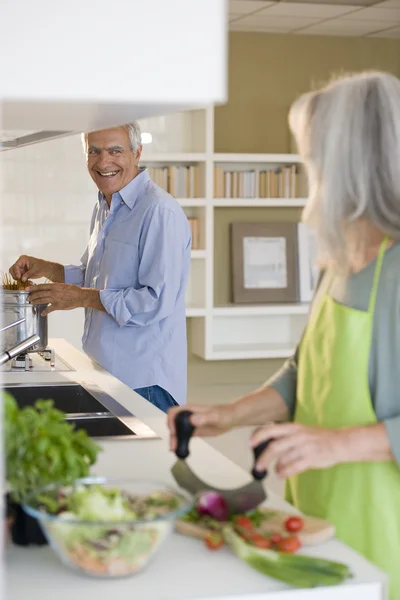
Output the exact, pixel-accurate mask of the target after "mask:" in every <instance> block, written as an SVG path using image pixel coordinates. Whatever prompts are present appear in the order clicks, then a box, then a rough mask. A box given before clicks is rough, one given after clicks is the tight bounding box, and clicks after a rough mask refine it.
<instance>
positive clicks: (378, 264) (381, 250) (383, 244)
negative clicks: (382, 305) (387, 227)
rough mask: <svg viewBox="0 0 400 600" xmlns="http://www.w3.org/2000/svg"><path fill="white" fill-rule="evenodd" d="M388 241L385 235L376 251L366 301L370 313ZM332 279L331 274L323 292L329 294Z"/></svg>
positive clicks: (333, 278) (373, 308) (374, 300)
mask: <svg viewBox="0 0 400 600" xmlns="http://www.w3.org/2000/svg"><path fill="white" fill-rule="evenodd" d="M388 241H389V236H388V235H385V237H384V239H383V241H382V242H381V245H380V247H379V253H378V256H377V259H376V264H375V271H374V278H373V281H372V289H371V295H370V297H369V303H368V312H369V313H372V314H373V313H374V311H375V304H376V297H377V295H378V286H379V277H380V274H381V271H382V264H383V257H384V256H385V251H386V246H387V244H388ZM334 281H335V276H334V275H331V277H330V278H329V280H328V284H327V286H326V290H325V294H329V292H330V290H331V287H332V285H333V282H334Z"/></svg>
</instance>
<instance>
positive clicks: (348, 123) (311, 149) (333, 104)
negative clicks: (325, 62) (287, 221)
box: [289, 71, 400, 270]
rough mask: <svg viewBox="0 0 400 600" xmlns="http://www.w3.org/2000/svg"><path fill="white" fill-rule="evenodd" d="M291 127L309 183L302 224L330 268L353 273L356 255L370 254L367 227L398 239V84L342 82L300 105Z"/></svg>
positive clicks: (376, 78)
mask: <svg viewBox="0 0 400 600" xmlns="http://www.w3.org/2000/svg"><path fill="white" fill-rule="evenodd" d="M289 125H290V128H291V130H292V133H293V134H294V136H295V138H296V142H297V145H298V149H299V153H300V155H301V157H302V159H303V161H304V163H305V166H306V170H307V175H308V181H309V199H308V202H307V205H306V207H305V209H304V212H303V221H304V222H305V223H307V224H308V225H309V226H310V227H311V228H313V229H314V231H315V233H316V236H317V245H318V248H319V251H320V258H322V260H323V262H326V263H331V264H333V265H336V267H339V268H341V269H346V270H348V267H349V253H350V252H351V250H350V248H355V247H357V248H358V250H364V251H365V249H366V248H367V247H368V239H365V233H364V232H365V230H364V229H363V227H362V226H361V225H363V224H364V223H367V224H370V225H372V226H373V227H374V228H375V229H378V230H379V231H381V232H382V233H384V234H388V235H390V236H392V237H393V238H394V239H399V238H400V81H399V79H397V77H395V76H393V75H390V74H388V73H380V72H373V71H371V72H363V73H359V74H355V75H349V76H344V77H340V78H339V79H336V80H334V81H332V82H331V83H330V84H329V85H327V86H326V87H324V88H322V89H321V90H318V91H315V92H310V93H308V94H304V95H303V96H301V97H300V98H299V99H298V100H296V102H294V104H293V105H292V107H291V109H290V113H289ZM363 238H364V239H363Z"/></svg>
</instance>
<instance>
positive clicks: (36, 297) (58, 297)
mask: <svg viewBox="0 0 400 600" xmlns="http://www.w3.org/2000/svg"><path fill="white" fill-rule="evenodd" d="M27 291H28V292H29V298H28V299H29V302H30V303H31V304H50V306H48V307H47V308H45V309H44V311H43V312H42V316H43V317H45V316H46V315H49V314H50V313H52V312H54V311H55V310H73V309H74V308H81V307H83V308H95V309H96V310H100V311H102V312H106V310H105V308H104V306H103V305H102V303H101V301H100V294H99V290H96V289H91V288H81V287H79V286H78V285H71V284H69V283H43V284H41V285H35V286H33V287H29V288H27Z"/></svg>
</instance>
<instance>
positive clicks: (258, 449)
mask: <svg viewBox="0 0 400 600" xmlns="http://www.w3.org/2000/svg"><path fill="white" fill-rule="evenodd" d="M271 442H272V439H271V440H266V441H265V442H261V444H258V446H256V447H255V448H253V454H254V466H253V469H252V471H251V474H252V475H253V477H254V479H257V480H258V481H261V480H262V479H265V477H266V476H267V475H268V471H257V470H256V462H257V460H258V459H259V458H260V456H261V454H262V453H263V452H264V450H266V448H267V447H268V446H269V444H270V443H271Z"/></svg>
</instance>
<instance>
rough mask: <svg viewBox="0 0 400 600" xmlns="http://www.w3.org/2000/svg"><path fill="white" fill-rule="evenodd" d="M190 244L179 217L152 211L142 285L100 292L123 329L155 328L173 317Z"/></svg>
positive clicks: (144, 237)
mask: <svg viewBox="0 0 400 600" xmlns="http://www.w3.org/2000/svg"><path fill="white" fill-rule="evenodd" d="M181 221H182V222H181ZM190 243H191V240H190V234H189V233H188V230H187V229H186V228H185V227H184V224H183V220H180V219H179V215H176V214H175V213H174V212H173V211H171V210H170V209H167V208H163V207H159V206H155V207H154V208H152V209H151V210H149V212H148V215H147V217H146V218H145V221H144V224H143V229H142V234H141V240H140V244H139V269H138V282H139V286H138V287H137V288H136V287H130V288H126V289H120V290H113V289H106V290H101V291H100V300H101V303H102V304H103V306H104V308H105V309H106V311H107V312H108V313H109V314H110V315H111V316H112V317H114V319H115V320H116V321H117V323H118V324H119V325H120V326H121V327H122V326H132V327H143V326H146V325H151V324H153V323H156V322H158V321H161V320H162V319H164V318H165V317H167V316H168V315H170V314H171V312H172V311H173V310H174V307H175V304H176V300H177V297H178V294H179V291H180V287H181V279H182V271H183V268H184V260H185V254H186V253H185V251H188V252H190Z"/></svg>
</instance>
